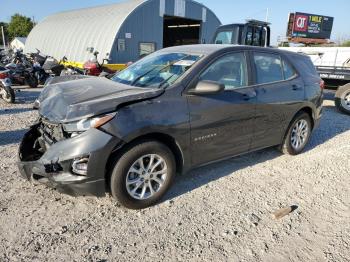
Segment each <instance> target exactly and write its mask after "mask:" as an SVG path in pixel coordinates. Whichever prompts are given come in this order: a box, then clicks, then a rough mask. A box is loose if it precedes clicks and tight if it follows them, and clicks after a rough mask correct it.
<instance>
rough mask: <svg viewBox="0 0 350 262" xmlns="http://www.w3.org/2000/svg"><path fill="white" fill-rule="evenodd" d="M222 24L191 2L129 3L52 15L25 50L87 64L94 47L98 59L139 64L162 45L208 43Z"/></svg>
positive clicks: (154, 0) (138, 0) (156, 0)
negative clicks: (88, 49)
mask: <svg viewBox="0 0 350 262" xmlns="http://www.w3.org/2000/svg"><path fill="white" fill-rule="evenodd" d="M219 25H221V23H220V20H219V19H218V18H217V16H216V15H215V14H214V13H213V12H212V11H211V10H210V9H208V8H207V7H205V6H204V5H202V4H200V3H197V2H195V1H192V0H130V1H127V2H122V3H117V4H112V5H105V6H99V7H93V8H86V9H80V10H75V11H68V12H62V13H58V14H54V15H51V16H49V17H47V18H46V19H44V20H43V21H42V22H40V23H39V24H37V25H36V26H35V28H34V29H33V30H32V32H31V33H30V34H29V36H28V39H27V42H26V47H25V50H24V51H25V52H26V53H29V52H35V51H36V48H37V49H39V50H41V52H42V53H44V54H47V55H51V56H53V57H55V58H56V59H61V58H62V57H63V56H66V57H67V58H68V60H70V61H75V62H84V61H86V60H88V59H89V58H90V57H91V54H89V53H88V52H87V51H86V49H87V48H88V47H94V48H95V50H97V51H99V52H100V54H101V55H100V57H99V59H100V60H102V58H104V57H105V55H106V54H107V53H109V56H110V59H111V63H126V62H129V61H135V60H137V59H139V58H140V57H141V56H143V55H145V54H148V53H150V52H153V51H155V50H158V49H161V48H163V47H168V46H174V45H183V44H194V43H208V42H210V41H211V39H212V37H213V36H214V33H215V30H216V29H217V27H218V26H219Z"/></svg>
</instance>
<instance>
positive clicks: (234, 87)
mask: <svg viewBox="0 0 350 262" xmlns="http://www.w3.org/2000/svg"><path fill="white" fill-rule="evenodd" d="M198 81H214V82H218V83H221V84H224V85H225V90H224V91H223V92H221V93H218V94H211V95H188V97H187V99H188V104H189V111H190V124H191V148H192V164H193V165H198V164H202V163H206V162H210V161H215V160H218V159H221V158H224V157H228V156H231V155H236V154H240V153H242V152H246V151H248V150H249V149H250V143H251V140H252V136H253V126H254V117H255V104H256V93H255V90H254V88H253V87H249V85H248V70H247V59H246V55H245V53H244V52H235V53H229V54H226V55H224V56H222V57H220V58H218V59H217V60H215V61H214V62H212V63H211V65H209V66H208V67H207V69H205V70H204V71H203V72H202V73H201V75H200V76H199V79H198Z"/></svg>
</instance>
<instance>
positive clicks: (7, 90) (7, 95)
mask: <svg viewBox="0 0 350 262" xmlns="http://www.w3.org/2000/svg"><path fill="white" fill-rule="evenodd" d="M0 96H1V98H2V99H4V100H5V102H7V103H9V104H13V103H14V102H15V91H14V90H13V89H12V88H11V87H3V86H0Z"/></svg>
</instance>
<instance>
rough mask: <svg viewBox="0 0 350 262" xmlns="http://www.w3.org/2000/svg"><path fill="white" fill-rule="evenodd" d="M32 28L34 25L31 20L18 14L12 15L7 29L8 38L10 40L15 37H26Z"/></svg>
mask: <svg viewBox="0 0 350 262" xmlns="http://www.w3.org/2000/svg"><path fill="white" fill-rule="evenodd" d="M33 27H34V23H33V21H32V19H31V18H29V17H26V16H23V15H20V14H14V15H13V16H12V17H11V21H10V23H9V24H8V27H7V31H8V36H9V38H10V40H12V39H13V38H15V37H17V36H21V37H26V36H28V35H29V33H30V31H31V30H32V29H33Z"/></svg>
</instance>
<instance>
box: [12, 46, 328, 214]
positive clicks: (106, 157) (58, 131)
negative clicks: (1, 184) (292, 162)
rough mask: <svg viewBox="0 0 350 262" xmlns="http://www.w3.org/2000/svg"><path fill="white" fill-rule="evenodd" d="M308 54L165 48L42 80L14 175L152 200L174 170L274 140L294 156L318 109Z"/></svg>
mask: <svg viewBox="0 0 350 262" xmlns="http://www.w3.org/2000/svg"><path fill="white" fill-rule="evenodd" d="M322 88H323V86H322V81H321V79H320V77H319V75H318V74H317V72H316V70H315V68H314V66H313V64H312V62H311V60H310V59H309V57H307V56H304V55H301V54H297V53H290V52H286V51H281V50H277V49H272V48H259V47H248V46H225V45H194V46H180V47H172V48H167V49H163V50H160V51H158V52H155V53H153V54H151V55H149V56H147V57H146V58H144V59H142V60H140V61H138V62H136V63H135V64H133V65H131V66H130V67H128V68H127V69H125V70H124V71H122V72H120V73H118V74H116V75H115V76H114V77H113V78H112V79H111V80H108V79H105V78H86V79H80V80H74V81H66V82H61V83H56V84H54V85H50V86H47V87H46V88H45V89H44V90H43V92H42V94H41V96H40V109H39V114H40V118H39V120H38V121H37V122H36V123H35V124H34V125H33V126H32V127H31V129H30V131H29V132H28V133H27V134H25V136H24V138H23V141H22V143H21V145H20V149H19V158H20V162H19V163H18V165H19V169H20V171H21V173H22V175H23V176H24V177H25V178H27V179H29V180H32V181H39V182H44V183H47V184H49V185H51V186H53V187H55V188H57V189H59V190H61V191H63V192H65V193H68V194H71V195H95V196H104V195H105V193H106V192H108V191H110V192H111V193H112V195H113V196H114V197H115V198H116V199H117V200H118V201H119V202H120V203H121V204H122V205H124V206H126V207H128V208H134V209H140V208H145V207H148V206H150V205H152V204H155V203H156V202H157V201H159V200H160V199H161V197H162V196H163V195H164V194H165V192H166V191H167V190H168V188H169V187H170V185H171V183H172V182H173V180H174V178H175V174H176V173H185V172H187V171H189V170H190V169H192V168H194V167H198V166H201V165H205V164H208V163H211V162H213V161H218V160H221V159H225V158H228V157H232V156H237V155H240V154H244V153H247V152H251V151H255V150H259V149H263V148H266V147H271V146H279V148H280V149H281V150H282V151H283V152H284V153H288V154H292V155H296V154H299V153H301V152H302V151H303V149H304V148H305V146H306V144H307V142H308V141H309V138H310V135H311V133H312V130H313V129H314V128H316V126H317V125H318V123H319V120H320V117H321V115H322V100H323V89H322Z"/></svg>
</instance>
